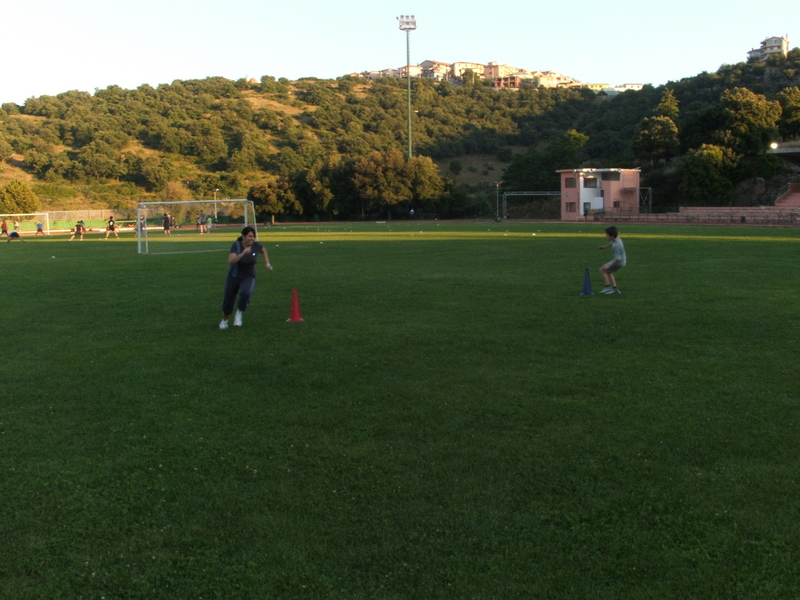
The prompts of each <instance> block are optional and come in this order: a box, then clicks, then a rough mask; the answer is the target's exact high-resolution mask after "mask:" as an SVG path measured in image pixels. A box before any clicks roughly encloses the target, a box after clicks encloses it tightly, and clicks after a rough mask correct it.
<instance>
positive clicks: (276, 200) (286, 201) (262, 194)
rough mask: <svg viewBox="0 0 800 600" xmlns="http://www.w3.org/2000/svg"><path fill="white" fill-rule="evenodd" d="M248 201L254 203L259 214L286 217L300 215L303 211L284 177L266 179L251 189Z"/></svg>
mask: <svg viewBox="0 0 800 600" xmlns="http://www.w3.org/2000/svg"><path fill="white" fill-rule="evenodd" d="M247 199H248V200H250V201H252V202H253V204H254V206H255V208H256V211H257V212H265V213H269V214H272V215H284V214H292V213H294V214H299V213H300V211H301V210H302V206H300V203H299V202H298V201H297V197H296V196H295V194H294V191H293V190H292V188H291V186H290V185H289V182H288V181H287V180H286V179H285V178H283V177H280V178H279V177H275V176H268V177H266V178H264V179H263V180H262V181H260V182H259V183H257V184H256V185H254V186H253V187H251V188H250V191H249V192H247Z"/></svg>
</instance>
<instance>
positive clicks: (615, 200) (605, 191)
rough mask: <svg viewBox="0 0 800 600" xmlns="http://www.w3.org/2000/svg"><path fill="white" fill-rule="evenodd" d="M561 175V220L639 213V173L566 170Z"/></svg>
mask: <svg viewBox="0 0 800 600" xmlns="http://www.w3.org/2000/svg"><path fill="white" fill-rule="evenodd" d="M556 172H557V173H560V174H561V220H562V221H577V220H579V219H580V220H583V219H584V218H585V217H586V216H589V215H592V214H594V213H598V212H606V213H632V212H633V213H638V212H639V190H640V188H639V169H569V170H566V169H565V170H561V171H556Z"/></svg>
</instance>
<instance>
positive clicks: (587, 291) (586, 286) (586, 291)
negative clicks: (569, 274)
mask: <svg viewBox="0 0 800 600" xmlns="http://www.w3.org/2000/svg"><path fill="white" fill-rule="evenodd" d="M592 295H593V294H592V280H591V279H590V278H589V267H586V271H585V272H584V274H583V293H582V294H581V296H592Z"/></svg>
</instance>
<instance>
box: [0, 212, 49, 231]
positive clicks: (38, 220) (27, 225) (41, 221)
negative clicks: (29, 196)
mask: <svg viewBox="0 0 800 600" xmlns="http://www.w3.org/2000/svg"><path fill="white" fill-rule="evenodd" d="M2 221H5V222H6V228H7V229H6V230H7V231H8V232H9V233H11V232H12V231H15V230H16V231H19V234H20V235H27V234H30V235H36V233H37V232H38V231H41V232H42V234H44V235H50V215H49V214H47V213H16V214H14V213H6V214H0V222H2ZM40 225H41V228H40Z"/></svg>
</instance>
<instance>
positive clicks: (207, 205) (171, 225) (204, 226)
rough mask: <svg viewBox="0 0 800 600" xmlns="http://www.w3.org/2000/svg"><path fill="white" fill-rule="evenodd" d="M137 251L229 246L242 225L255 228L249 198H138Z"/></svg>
mask: <svg viewBox="0 0 800 600" xmlns="http://www.w3.org/2000/svg"><path fill="white" fill-rule="evenodd" d="M136 223H137V227H136V232H137V236H138V239H139V244H138V247H139V254H177V253H185V252H213V251H217V250H228V249H229V248H230V247H231V243H232V242H233V240H235V239H236V238H237V237H238V236H239V234H240V233H241V230H242V228H243V227H248V226H249V227H252V228H254V229H256V238H257V237H258V230H257V228H256V214H255V209H254V207H253V203H252V202H251V201H249V200H216V201H215V200H189V201H185V202H140V203H139V205H138V207H137V210H136Z"/></svg>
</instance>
